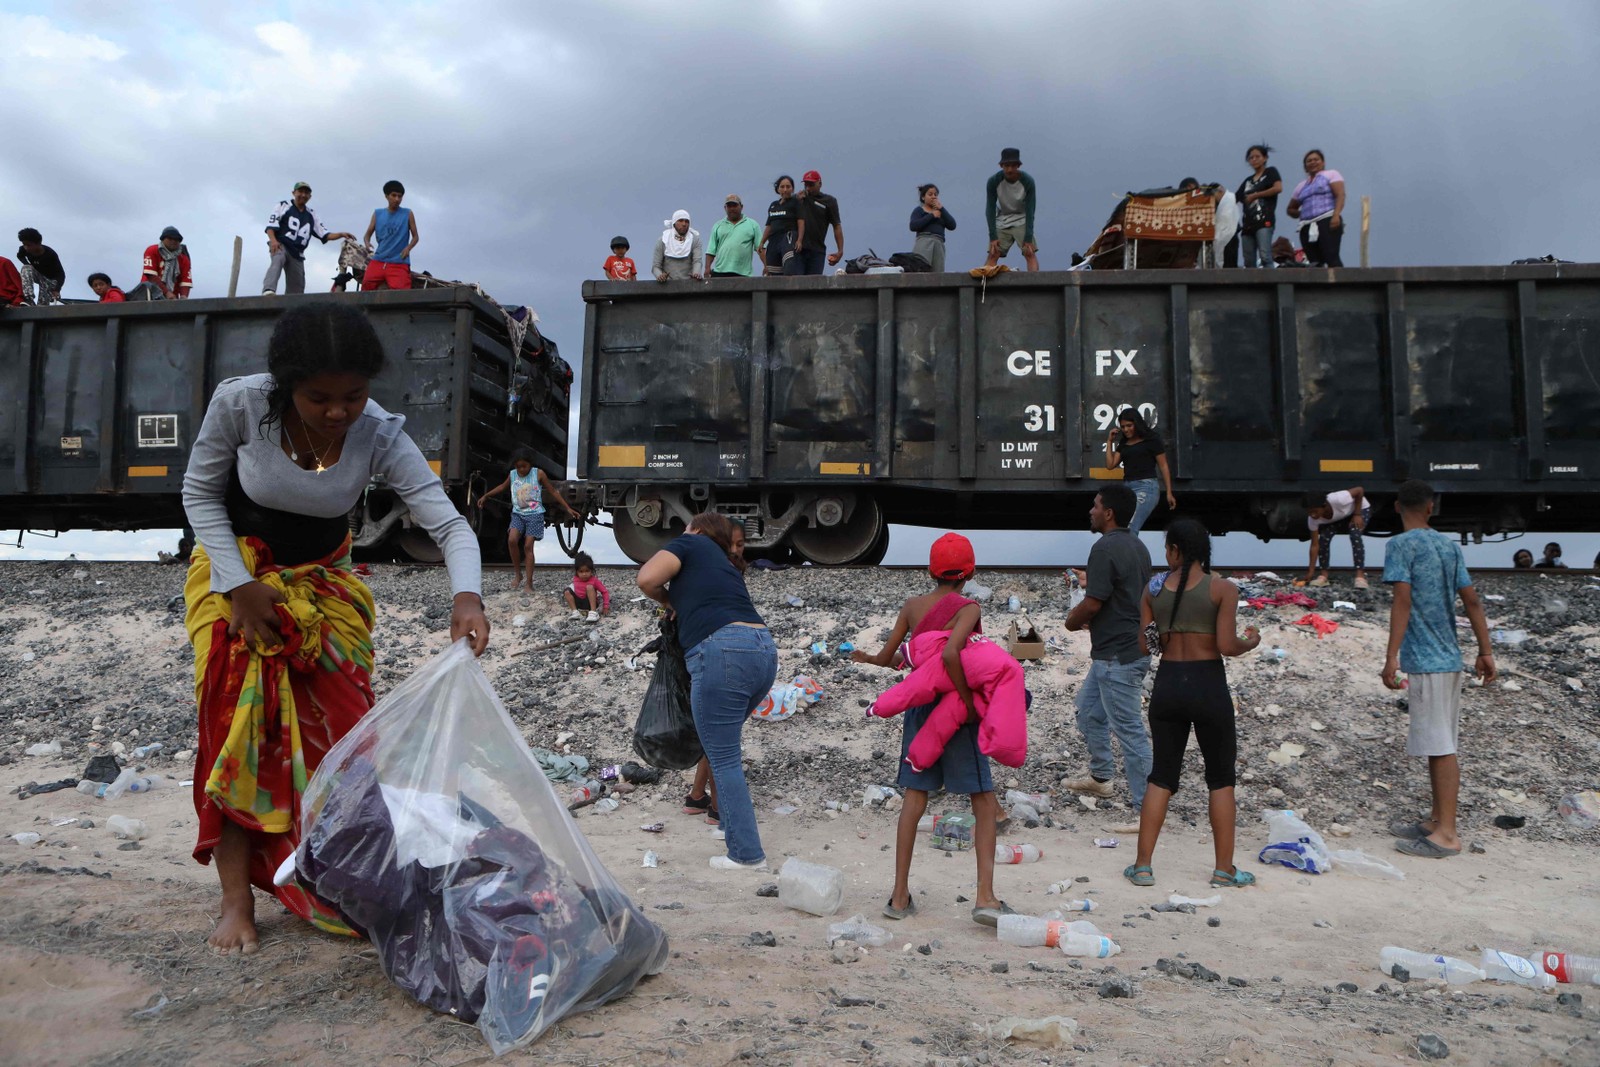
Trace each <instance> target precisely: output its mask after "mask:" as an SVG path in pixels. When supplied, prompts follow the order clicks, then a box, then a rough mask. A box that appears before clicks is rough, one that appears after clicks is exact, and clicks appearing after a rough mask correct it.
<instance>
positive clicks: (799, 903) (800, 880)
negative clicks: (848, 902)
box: [778, 856, 844, 915]
mask: <svg viewBox="0 0 1600 1067" xmlns="http://www.w3.org/2000/svg"><path fill="white" fill-rule="evenodd" d="M778 900H779V901H780V902H781V903H782V904H783V905H784V906H785V907H788V908H794V909H795V910H796V911H805V912H810V913H811V914H812V915H832V914H833V913H834V912H836V911H838V910H839V905H840V904H843V903H844V872H843V871H840V870H839V869H838V868H837V867H828V866H825V865H823V864H820V863H807V862H806V861H805V860H803V859H799V858H797V857H794V856H791V857H789V859H787V860H785V861H784V864H783V867H782V868H780V869H779V871H778Z"/></svg>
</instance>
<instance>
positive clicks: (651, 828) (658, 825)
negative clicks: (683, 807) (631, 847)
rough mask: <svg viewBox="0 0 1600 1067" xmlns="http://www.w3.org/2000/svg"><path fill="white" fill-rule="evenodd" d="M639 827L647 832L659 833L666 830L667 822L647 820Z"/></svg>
mask: <svg viewBox="0 0 1600 1067" xmlns="http://www.w3.org/2000/svg"><path fill="white" fill-rule="evenodd" d="M639 829H641V830H643V831H644V832H645V833H647V834H660V833H665V832H666V829H667V824H666V823H664V822H647V823H645V824H644V825H643V826H641V827H639Z"/></svg>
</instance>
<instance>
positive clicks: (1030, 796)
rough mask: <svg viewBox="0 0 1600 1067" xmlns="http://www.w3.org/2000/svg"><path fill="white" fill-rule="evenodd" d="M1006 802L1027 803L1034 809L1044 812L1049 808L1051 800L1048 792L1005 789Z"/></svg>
mask: <svg viewBox="0 0 1600 1067" xmlns="http://www.w3.org/2000/svg"><path fill="white" fill-rule="evenodd" d="M1006 803H1007V804H1008V805H1010V804H1027V805H1029V806H1030V807H1032V808H1033V809H1034V810H1035V811H1040V812H1045V811H1049V810H1050V806H1051V801H1050V794H1049V793H1024V792H1023V791H1022V790H1020V789H1007V790H1006Z"/></svg>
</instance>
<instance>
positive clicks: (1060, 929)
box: [994, 915, 1067, 948]
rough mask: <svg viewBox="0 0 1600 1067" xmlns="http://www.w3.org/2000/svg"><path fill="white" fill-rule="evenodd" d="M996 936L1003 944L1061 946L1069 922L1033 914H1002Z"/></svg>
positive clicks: (1030, 946)
mask: <svg viewBox="0 0 1600 1067" xmlns="http://www.w3.org/2000/svg"><path fill="white" fill-rule="evenodd" d="M994 932H995V937H996V938H998V939H999V940H1000V941H1001V942H1002V943H1003V944H1007V945H1017V946H1020V947H1022V948H1038V947H1041V946H1043V947H1044V948H1059V947H1060V946H1061V937H1062V935H1063V934H1065V933H1066V932H1067V924H1066V923H1064V922H1060V921H1059V920H1054V919H1041V918H1035V917H1034V916H1032V915H1002V916H1000V921H999V923H998V924H997V925H996V926H995V931H994Z"/></svg>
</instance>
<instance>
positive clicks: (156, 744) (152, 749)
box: [131, 741, 167, 759]
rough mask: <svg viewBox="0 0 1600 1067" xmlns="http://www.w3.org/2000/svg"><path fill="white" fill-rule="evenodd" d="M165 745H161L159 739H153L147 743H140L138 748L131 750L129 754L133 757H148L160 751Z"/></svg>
mask: <svg viewBox="0 0 1600 1067" xmlns="http://www.w3.org/2000/svg"><path fill="white" fill-rule="evenodd" d="M166 747H167V746H166V745H163V744H162V743H161V742H160V741H153V742H151V743H150V744H148V745H140V746H139V747H138V748H136V749H134V750H133V752H132V753H131V755H132V756H133V758H134V759H149V758H150V757H151V756H154V755H155V754H156V753H157V752H160V751H161V750H162V749H164V748H166Z"/></svg>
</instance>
